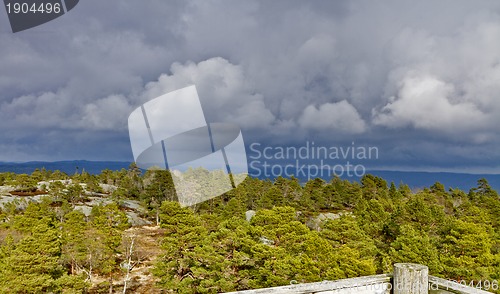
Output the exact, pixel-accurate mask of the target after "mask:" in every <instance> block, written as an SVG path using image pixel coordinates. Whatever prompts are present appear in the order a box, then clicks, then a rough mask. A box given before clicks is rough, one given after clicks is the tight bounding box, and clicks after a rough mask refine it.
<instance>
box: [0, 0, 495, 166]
mask: <svg viewBox="0 0 500 294" xmlns="http://www.w3.org/2000/svg"><path fill="white" fill-rule="evenodd" d="M190 85H195V86H196V87H197V89H198V93H199V96H200V100H201V102H202V105H203V109H204V111H205V115H206V116H207V120H208V121H210V122H231V123H235V124H237V125H239V126H240V127H241V129H242V134H243V137H244V141H245V145H246V146H247V151H250V149H249V146H250V145H251V144H254V143H258V144H259V146H261V148H264V147H265V146H275V147H276V146H297V147H299V146H303V145H305V144H307V142H310V143H311V142H314V143H315V144H316V145H317V146H325V147H332V146H334V147H341V146H353V145H355V146H368V147H370V146H371V147H377V148H378V150H379V155H378V157H377V158H376V159H371V160H370V161H369V162H365V163H366V165H367V167H368V168H376V169H389V170H427V171H460V172H471V173H479V172H481V173H486V172H487V173H497V174H498V173H500V148H498V146H499V143H500V128H499V125H500V2H499V1H496V0H492V1H457V0H453V1H451V0H449V1H447V0H442V1H418V2H415V1H406V0H404V1H395V0H394V1H390V0H385V1H377V2H375V1H368V0H366V1H360V0H354V1H327V0H325V1H319V0H318V1H293V0H290V1H281V0H275V1H243V0H239V1H230V0H227V1H211V0H208V1H205V0H203V1H201V0H196V1H185V0H182V1H172V0H168V1H167V0H151V1H129V0H126V1H124V0H107V1H98V0H84V1H80V3H79V4H78V5H77V6H76V7H75V8H74V9H73V10H71V11H70V12H68V13H67V14H66V15H64V16H62V17H59V18H57V19H56V20H54V21H51V22H49V23H46V24H44V25H41V26H38V27H35V28H32V29H29V30H26V31H23V32H18V33H15V34H14V33H12V31H11V29H10V26H9V23H8V18H7V14H6V12H5V10H2V9H0V161H33V160H37V161H56V160H76V159H85V160H106V161H133V156H132V150H131V146H130V140H129V133H128V125H127V120H128V116H129V115H130V113H131V112H132V111H133V110H134V109H136V108H137V107H139V106H140V105H141V104H143V103H145V102H147V101H149V100H151V99H153V98H155V97H158V96H160V95H162V94H165V93H168V92H170V91H174V90H177V89H180V88H183V87H186V86H190Z"/></svg>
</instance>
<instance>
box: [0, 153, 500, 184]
mask: <svg viewBox="0 0 500 294" xmlns="http://www.w3.org/2000/svg"><path fill="white" fill-rule="evenodd" d="M129 165H130V162H123V161H86V160H74V161H55V162H43V161H31V162H24V163H13V162H0V172H15V173H27V174H30V173H32V172H33V171H34V170H35V169H37V168H39V169H41V168H45V169H48V170H60V171H62V172H65V173H67V174H69V175H72V174H74V173H75V172H76V171H77V170H78V172H82V170H85V171H86V172H88V173H90V174H99V173H100V172H101V171H102V170H104V169H110V170H121V169H122V168H125V169H126V168H128V166H129ZM367 172H368V173H370V174H373V175H376V176H379V177H382V178H383V179H385V180H386V181H387V183H390V182H394V183H395V184H396V185H399V183H404V184H407V185H408V186H410V188H412V189H418V188H422V187H430V186H432V185H433V184H434V183H435V182H440V183H442V184H443V185H444V186H445V187H446V188H450V187H452V188H459V189H462V190H465V191H468V190H469V189H470V188H472V187H476V184H477V180H478V179H481V178H485V179H487V180H488V182H489V183H490V185H491V187H492V188H494V189H495V190H497V191H500V175H492V174H466V173H446V172H408V171H404V172H403V171H378V170H371V171H367ZM259 178H260V179H264V178H263V177H262V176H261V177H259ZM343 178H344V179H347V180H351V181H359V180H360V179H359V178H358V177H350V178H349V177H343ZM299 179H300V180H301V181H302V182H305V181H307V178H299ZM324 180H326V181H328V180H330V179H327V178H325V179H324Z"/></svg>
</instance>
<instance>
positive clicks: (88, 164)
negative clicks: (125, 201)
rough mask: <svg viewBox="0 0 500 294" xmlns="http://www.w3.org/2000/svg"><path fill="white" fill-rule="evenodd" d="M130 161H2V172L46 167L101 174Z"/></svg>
mask: <svg viewBox="0 0 500 294" xmlns="http://www.w3.org/2000/svg"><path fill="white" fill-rule="evenodd" d="M129 165H130V162H122V161H87V160H72V161H54V162H44V161H30V162H23V163H16V162H0V172H15V173H25V174H30V173H32V172H33V171H34V170H35V169H37V168H38V169H42V168H45V169H47V170H52V171H55V170H59V171H61V172H64V173H67V174H68V175H72V174H74V173H75V172H77V171H78V172H82V171H83V170H85V171H86V172H88V173H90V174H99V173H101V171H103V170H105V169H110V170H121V169H122V168H128V166H129Z"/></svg>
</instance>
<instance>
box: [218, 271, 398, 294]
mask: <svg viewBox="0 0 500 294" xmlns="http://www.w3.org/2000/svg"><path fill="white" fill-rule="evenodd" d="M390 282H391V275H387V274H383V275H374V276H368V277H359V278H350V279H343V280H337V281H323V282H317V283H308V284H297V285H290V286H281V287H274V288H265V289H255V290H245V291H239V292H231V293H228V294H236V293H238V294H264V293H265V294H308V293H322V292H326V291H328V292H326V293H325V294H327V293H360V294H361V293H363V294H365V293H366V294H385V293H390V291H388V290H385V289H386V288H387V285H390ZM384 284H385V286H384ZM388 287H389V289H390V286H388ZM345 291H352V292H345Z"/></svg>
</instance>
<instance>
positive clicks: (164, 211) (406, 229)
mask: <svg viewBox="0 0 500 294" xmlns="http://www.w3.org/2000/svg"><path fill="white" fill-rule="evenodd" d="M0 186H1V187H2V188H3V190H2V191H4V192H2V193H3V194H2V196H1V197H0V198H1V206H0V208H1V211H0V293H47V292H52V293H220V292H228V291H236V290H244V289H255V288H263V287H273V286H280V285H289V284H290V283H291V282H294V283H308V282H317V281H324V280H336V279H342V278H349V277H358V276H365V275H373V274H377V273H389V272H391V271H392V266H393V264H394V263H398V262H414V263H419V264H424V265H427V266H428V267H429V272H430V274H431V275H434V276H438V277H442V278H446V279H451V280H456V281H466V282H467V284H469V283H474V285H477V284H478V283H483V284H484V285H485V284H486V282H487V283H488V285H490V289H485V290H489V291H492V292H495V291H496V293H500V291H498V281H499V280H500V217H499V216H500V197H499V195H498V193H497V192H496V191H495V190H493V189H492V188H491V187H490V185H489V183H488V182H487V181H486V180H485V179H479V180H478V182H477V186H476V187H474V188H472V189H470V190H469V191H462V190H459V189H454V188H448V187H445V186H444V185H442V184H441V183H438V182H436V183H435V184H433V185H432V186H430V187H423V188H420V189H410V187H408V186H407V185H405V184H404V183H396V184H395V183H387V182H386V181H385V180H384V179H382V178H379V177H376V176H372V175H365V176H364V177H363V178H362V179H361V180H360V181H359V182H350V181H347V180H342V179H340V178H332V179H331V180H330V181H324V180H321V179H313V180H310V181H308V182H306V183H300V182H299V181H298V180H297V179H295V178H281V177H280V178H277V179H275V180H274V181H270V180H260V179H256V178H252V177H248V178H246V179H245V181H244V182H243V183H242V184H240V185H239V186H238V187H237V188H235V189H233V190H231V191H229V192H227V193H225V194H223V195H221V196H219V197H216V198H213V199H211V200H208V201H206V202H203V203H200V204H197V205H194V206H191V207H181V206H180V205H179V204H178V202H177V198H176V194H175V189H174V187H173V184H172V179H171V175H170V173H169V172H168V171H165V170H147V171H141V170H140V169H139V168H138V167H137V166H135V165H134V164H132V165H131V166H130V167H129V168H128V169H122V170H120V171H111V170H104V171H102V172H101V173H100V174H98V175H92V174H88V173H86V172H81V173H75V174H74V175H67V174H64V173H62V172H59V171H49V170H45V169H37V170H35V171H34V172H33V173H31V174H14V173H0ZM110 187H111V188H110ZM7 195H10V196H9V199H15V200H13V201H4V199H7V198H5V197H7ZM12 195H16V196H15V197H13V196H12ZM91 197H94V198H95V197H100V198H103V199H106V202H103V203H102V204H97V205H94V206H92V209H91V211H90V212H89V213H88V214H85V213H84V212H82V211H81V210H78V209H75V207H77V206H78V205H80V204H82V203H87V202H89V199H90V198H91ZM130 200H133V201H136V203H140V205H141V207H142V208H143V209H141V210H140V211H141V212H140V217H141V218H143V219H144V220H147V221H148V222H149V224H148V225H144V226H143V227H140V226H139V227H138V226H137V225H135V226H132V224H131V223H130V221H129V218H128V216H127V211H128V210H129V207H128V206H127V205H125V204H126V203H127V201H130ZM145 232H146V233H147V234H146V235H144V234H145ZM138 270H141V275H138V274H137V271H138ZM495 285H496V286H495Z"/></svg>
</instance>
